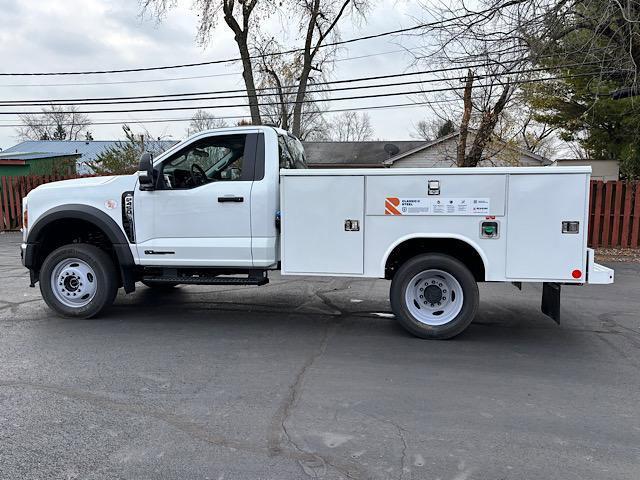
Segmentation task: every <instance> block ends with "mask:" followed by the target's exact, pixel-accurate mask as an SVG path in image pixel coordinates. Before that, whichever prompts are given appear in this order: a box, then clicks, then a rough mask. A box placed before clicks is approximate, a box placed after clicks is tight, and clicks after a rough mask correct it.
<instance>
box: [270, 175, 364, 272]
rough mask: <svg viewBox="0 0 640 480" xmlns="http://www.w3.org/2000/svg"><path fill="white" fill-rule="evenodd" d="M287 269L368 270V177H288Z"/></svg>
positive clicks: (285, 189)
mask: <svg viewBox="0 0 640 480" xmlns="http://www.w3.org/2000/svg"><path fill="white" fill-rule="evenodd" d="M281 188H282V200H281V202H282V207H281V208H282V273H283V274H312V275H313V274H315V275H322V274H332V275H362V274H363V271H364V176H316V175H313V176H311V175H310V176H286V175H283V176H282V185H281Z"/></svg>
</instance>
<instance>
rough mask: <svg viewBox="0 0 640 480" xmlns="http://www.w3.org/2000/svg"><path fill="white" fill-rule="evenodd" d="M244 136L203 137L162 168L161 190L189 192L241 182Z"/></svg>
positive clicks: (166, 162)
mask: <svg viewBox="0 0 640 480" xmlns="http://www.w3.org/2000/svg"><path fill="white" fill-rule="evenodd" d="M246 137H247V136H246V135H220V136H214V137H208V138H204V139H202V140H199V141H197V142H195V143H192V144H191V145H189V146H188V147H186V148H184V149H183V150H181V151H180V152H178V153H176V154H175V155H172V156H171V157H170V158H169V159H168V160H167V161H165V162H164V163H163V165H162V173H161V175H160V179H159V181H160V183H161V188H163V189H189V188H194V187H199V186H200V185H204V184H205V183H211V182H219V181H238V180H242V179H243V175H242V172H243V167H244V163H245V161H244V155H245V144H246Z"/></svg>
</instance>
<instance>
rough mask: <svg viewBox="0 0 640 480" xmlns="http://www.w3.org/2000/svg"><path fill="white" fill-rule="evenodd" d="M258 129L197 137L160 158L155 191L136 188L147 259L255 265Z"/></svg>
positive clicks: (141, 246) (140, 243) (140, 239)
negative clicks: (253, 233) (253, 196)
mask: <svg viewBox="0 0 640 480" xmlns="http://www.w3.org/2000/svg"><path fill="white" fill-rule="evenodd" d="M257 137H258V135H257V134H246V133H244V134H238V133H229V134H226V133H225V134H218V135H213V136H208V137H205V138H201V139H196V140H195V141H194V142H192V143H190V144H188V145H186V146H185V147H184V148H182V149H180V150H179V151H177V152H176V153H174V154H173V155H171V156H169V157H168V158H166V159H164V160H163V161H162V162H161V164H159V165H158V164H156V165H155V168H156V169H157V170H158V174H159V175H158V179H157V184H156V189H155V190H153V191H140V190H137V191H136V192H135V194H134V205H135V209H134V211H135V227H136V244H137V249H138V255H139V258H140V263H141V264H142V265H162V266H210V267H225V266H233V267H251V266H252V265H253V262H252V255H251V208H250V200H251V188H252V185H253V176H254V169H255V155H256V143H257Z"/></svg>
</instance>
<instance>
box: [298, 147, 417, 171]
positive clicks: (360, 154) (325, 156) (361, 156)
mask: <svg viewBox="0 0 640 480" xmlns="http://www.w3.org/2000/svg"><path fill="white" fill-rule="evenodd" d="M425 143H427V142H425V141H423V140H410V141H405V140H401V141H366V142H302V144H303V145H304V152H305V156H306V159H307V165H308V166H309V167H310V168H382V167H385V165H384V162H385V161H386V160H389V159H390V158H393V156H394V155H399V154H402V153H405V152H408V151H410V150H413V149H415V148H417V147H419V146H421V145H424V144H425Z"/></svg>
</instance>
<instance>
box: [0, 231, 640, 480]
mask: <svg viewBox="0 0 640 480" xmlns="http://www.w3.org/2000/svg"><path fill="white" fill-rule="evenodd" d="M18 245H19V236H18V235H17V234H3V235H0V274H1V275H2V277H1V278H2V279H1V280H0V478H2V479H49V478H52V479H53V478H54V479H115V478H118V479H119V478H122V479H136V480H137V479H216V480H217V479H231V480H241V479H278V480H283V479H305V478H322V479H339V478H343V479H346V478H353V479H393V480H409V479H434V480H435V479H441V480H471V479H487V480H497V479H514V480H516V479H517V480H522V479H576V480H587V479H598V480H599V479H630V480H637V479H638V478H640V308H639V307H640V265H639V264H625V263H616V264H612V265H611V266H613V267H614V268H615V269H616V284H615V285H606V286H597V285H593V286H585V287H565V288H564V289H563V300H562V302H563V303H562V316H563V318H562V324H561V325H560V326H558V325H556V324H555V323H553V321H551V320H550V319H548V318H547V317H545V316H544V315H543V314H542V313H540V292H541V289H540V287H539V286H537V285H525V287H524V290H523V291H522V292H520V291H519V290H517V289H516V288H514V287H513V286H511V285H503V284H496V285H482V286H481V303H480V311H479V315H478V317H477V319H476V321H475V322H474V323H473V324H472V325H471V327H470V328H469V329H468V330H467V331H466V332H465V333H464V334H462V335H461V336H459V337H457V338H455V339H453V340H449V341H426V340H420V339H417V338H414V337H412V336H410V335H409V334H407V333H405V331H404V330H402V329H401V328H400V327H398V326H397V325H396V323H395V321H394V319H393V318H392V315H391V314H390V308H389V302H388V289H389V283H388V282H386V281H381V280H361V279H355V280H354V279H331V278H296V277H280V276H279V275H277V274H276V275H272V276H271V283H270V284H269V285H267V286H264V287H224V286H220V287H207V286H188V287H179V288H177V289H176V290H175V291H174V292H172V293H169V294H159V293H157V292H154V291H152V290H150V289H148V288H146V287H143V286H140V287H139V288H138V289H137V290H136V292H135V293H134V294H131V295H124V294H120V295H119V296H118V298H117V299H116V302H115V304H114V306H113V307H112V308H111V309H110V310H109V311H108V312H106V313H104V314H103V315H102V316H100V317H99V318H96V319H92V320H69V319H63V318H59V317H57V316H55V315H54V314H53V313H52V312H51V311H50V310H49V309H48V308H47V307H46V305H45V304H44V302H43V301H42V300H41V297H40V291H39V289H38V288H29V286H28V275H27V272H26V270H25V269H23V268H22V266H21V264H20V259H19V251H18Z"/></svg>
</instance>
